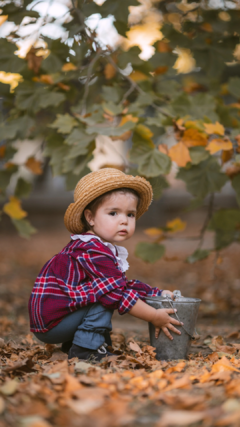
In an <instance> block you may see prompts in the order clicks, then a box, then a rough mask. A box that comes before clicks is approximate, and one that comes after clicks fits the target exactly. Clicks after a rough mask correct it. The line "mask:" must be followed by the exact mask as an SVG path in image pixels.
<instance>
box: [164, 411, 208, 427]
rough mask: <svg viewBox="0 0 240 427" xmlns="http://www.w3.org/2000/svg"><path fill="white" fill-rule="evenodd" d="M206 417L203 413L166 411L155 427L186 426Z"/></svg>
mask: <svg viewBox="0 0 240 427" xmlns="http://www.w3.org/2000/svg"><path fill="white" fill-rule="evenodd" d="M205 417H206V415H205V413H204V412H193V411H173V410H172V411H166V412H164V413H163V415H162V417H161V419H160V421H159V422H158V423H157V424H156V426H157V427H168V426H172V425H174V426H187V425H190V424H193V423H197V422H198V421H201V420H203V419H204V418H205Z"/></svg>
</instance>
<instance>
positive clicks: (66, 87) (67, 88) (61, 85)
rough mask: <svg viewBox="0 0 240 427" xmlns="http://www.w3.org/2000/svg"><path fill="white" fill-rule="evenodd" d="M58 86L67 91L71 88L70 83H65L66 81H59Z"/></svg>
mask: <svg viewBox="0 0 240 427" xmlns="http://www.w3.org/2000/svg"><path fill="white" fill-rule="evenodd" d="M58 86H59V87H60V88H61V89H62V90H65V91H66V92H68V91H69V90H70V89H71V88H70V86H68V85H65V84H64V83H61V82H60V83H58Z"/></svg>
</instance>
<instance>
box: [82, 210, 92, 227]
mask: <svg viewBox="0 0 240 427" xmlns="http://www.w3.org/2000/svg"><path fill="white" fill-rule="evenodd" d="M83 214H84V216H85V219H86V220H87V222H88V224H89V225H91V226H93V225H94V219H93V214H92V212H91V211H90V209H85V211H84V212H83Z"/></svg>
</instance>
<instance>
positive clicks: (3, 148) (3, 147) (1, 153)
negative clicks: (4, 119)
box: [0, 145, 6, 159]
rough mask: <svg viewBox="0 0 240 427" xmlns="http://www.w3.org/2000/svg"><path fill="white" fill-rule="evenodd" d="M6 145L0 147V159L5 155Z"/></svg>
mask: <svg viewBox="0 0 240 427" xmlns="http://www.w3.org/2000/svg"><path fill="white" fill-rule="evenodd" d="M5 151H6V146H5V145H2V146H1V147H0V159H2V158H3V157H4V156H5Z"/></svg>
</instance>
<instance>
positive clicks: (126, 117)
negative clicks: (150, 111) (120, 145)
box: [118, 114, 138, 126]
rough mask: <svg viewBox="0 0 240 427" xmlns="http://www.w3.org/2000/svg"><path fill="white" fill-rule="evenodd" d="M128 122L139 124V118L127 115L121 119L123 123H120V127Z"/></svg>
mask: <svg viewBox="0 0 240 427" xmlns="http://www.w3.org/2000/svg"><path fill="white" fill-rule="evenodd" d="M127 122H133V123H137V122H138V118H137V117H133V116H132V114H127V115H126V116H123V117H122V118H121V121H120V123H119V125H118V126H123V125H124V124H125V123H127Z"/></svg>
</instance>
